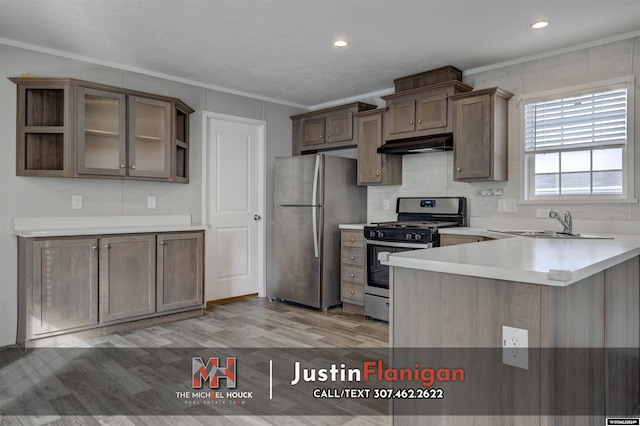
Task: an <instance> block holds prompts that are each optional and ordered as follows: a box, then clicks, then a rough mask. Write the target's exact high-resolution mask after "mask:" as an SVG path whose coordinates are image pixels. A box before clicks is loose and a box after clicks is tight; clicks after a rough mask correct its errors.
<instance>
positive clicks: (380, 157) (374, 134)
mask: <svg viewBox="0 0 640 426" xmlns="http://www.w3.org/2000/svg"><path fill="white" fill-rule="evenodd" d="M385 112H386V108H383V109H375V110H369V111H363V112H359V113H357V114H354V117H355V129H356V142H357V144H358V185H401V184H402V157H401V156H399V155H388V154H378V147H380V146H381V145H382V143H383V140H382V138H383V136H384V133H383V130H384V113H385Z"/></svg>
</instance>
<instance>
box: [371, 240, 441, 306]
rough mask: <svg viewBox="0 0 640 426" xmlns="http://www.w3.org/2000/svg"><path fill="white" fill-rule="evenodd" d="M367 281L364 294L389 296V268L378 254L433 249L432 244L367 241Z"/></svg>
mask: <svg viewBox="0 0 640 426" xmlns="http://www.w3.org/2000/svg"><path fill="white" fill-rule="evenodd" d="M366 242H367V280H366V283H365V289H364V292H365V293H368V294H374V295H377V296H384V297H388V296H389V267H388V266H386V265H383V264H381V263H380V261H379V260H378V253H382V252H389V253H400V252H403V251H409V250H421V249H425V248H431V247H433V245H432V244H425V243H409V242H395V241H376V240H367V241H366Z"/></svg>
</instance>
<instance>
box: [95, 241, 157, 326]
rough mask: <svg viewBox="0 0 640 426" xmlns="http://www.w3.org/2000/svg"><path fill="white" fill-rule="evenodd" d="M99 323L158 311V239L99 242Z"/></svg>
mask: <svg viewBox="0 0 640 426" xmlns="http://www.w3.org/2000/svg"><path fill="white" fill-rule="evenodd" d="M99 288H100V322H109V321H114V320H121V319H124V318H133V317H136V316H140V315H145V314H151V313H153V312H155V310H156V297H155V296H156V236H155V235H134V236H130V235H122V236H120V235H119V236H113V237H102V238H101V239H100V281H99Z"/></svg>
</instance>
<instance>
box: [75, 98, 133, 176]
mask: <svg viewBox="0 0 640 426" xmlns="http://www.w3.org/2000/svg"><path fill="white" fill-rule="evenodd" d="M77 100H78V101H77V105H78V120H77V124H78V130H77V141H78V145H77V147H78V158H77V170H78V174H79V175H101V176H104V175H115V176H126V174H127V150H126V147H127V126H126V124H127V115H126V114H127V103H126V95H124V94H121V93H114V92H108V91H104V90H96V89H90V88H86V87H80V88H78V93H77Z"/></svg>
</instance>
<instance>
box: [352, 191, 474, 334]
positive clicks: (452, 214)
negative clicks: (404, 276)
mask: <svg viewBox="0 0 640 426" xmlns="http://www.w3.org/2000/svg"><path fill="white" fill-rule="evenodd" d="M396 213H397V221H396V222H382V223H377V224H373V225H371V226H365V228H364V237H365V238H366V243H367V277H366V281H365V286H364V313H365V315H366V316H367V318H374V319H378V320H382V321H387V322H388V321H389V267H388V266H385V265H382V264H381V263H380V261H379V260H378V253H382V252H390V253H398V252H402V251H409V250H420V249H427V248H432V247H438V246H439V245H440V236H439V235H438V229H439V228H444V227H452V226H468V218H467V200H466V198H464V197H402V198H398V202H397V204H396Z"/></svg>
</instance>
